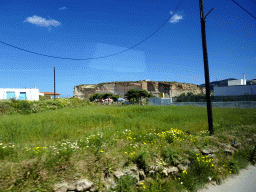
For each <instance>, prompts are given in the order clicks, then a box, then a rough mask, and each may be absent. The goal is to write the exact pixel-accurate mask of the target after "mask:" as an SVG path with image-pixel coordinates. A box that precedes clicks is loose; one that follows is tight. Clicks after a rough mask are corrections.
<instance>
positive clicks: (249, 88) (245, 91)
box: [214, 85, 256, 96]
mask: <svg viewBox="0 0 256 192" xmlns="http://www.w3.org/2000/svg"><path fill="white" fill-rule="evenodd" d="M239 95H256V85H234V86H228V87H214V96H239Z"/></svg>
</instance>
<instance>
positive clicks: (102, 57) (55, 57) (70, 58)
mask: <svg viewBox="0 0 256 192" xmlns="http://www.w3.org/2000/svg"><path fill="white" fill-rule="evenodd" d="M181 2H182V0H180V2H179V4H178V6H177V7H176V8H175V10H174V11H173V12H172V13H171V15H170V16H169V17H168V18H167V19H166V20H165V22H164V23H163V24H162V25H161V26H160V27H158V28H157V29H156V30H155V31H154V32H153V33H151V34H150V35H149V36H148V37H146V38H145V39H143V40H142V41H140V42H139V43H137V44H135V45H133V46H131V47H130V48H127V49H125V50H123V51H120V52H117V53H114V54H110V55H106V56H99V57H91V58H86V59H82V58H72V57H58V56H52V55H46V54H42V53H37V52H34V51H29V50H27V49H23V48H20V47H17V46H14V45H11V44H9V43H5V42H3V41H0V43H2V44H4V45H7V46H9V47H12V48H15V49H19V50H21V51H25V52H28V53H33V54H36V55H40V56H44V57H50V58H54V59H65V60H76V61H85V60H92V59H104V58H107V57H112V56H115V55H118V54H121V53H124V52H127V51H129V50H131V49H133V48H134V47H137V46H138V45H140V44H142V43H143V42H145V41H146V40H148V39H149V38H150V37H152V36H153V35H154V34H156V33H157V32H158V31H159V30H160V29H161V28H162V27H163V26H164V25H165V24H166V23H167V21H169V19H170V18H171V17H172V16H173V14H174V13H175V12H176V10H177V9H178V8H179V6H180V4H181Z"/></svg>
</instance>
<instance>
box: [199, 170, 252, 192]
mask: <svg viewBox="0 0 256 192" xmlns="http://www.w3.org/2000/svg"><path fill="white" fill-rule="evenodd" d="M207 188H208V189H207ZM198 192H256V166H253V165H249V166H248V167H247V168H246V169H242V170H240V173H239V174H238V175H234V176H231V177H228V178H227V179H226V180H225V181H223V183H222V184H221V185H212V184H208V185H206V188H205V189H201V190H199V191H198Z"/></svg>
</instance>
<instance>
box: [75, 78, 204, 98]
mask: <svg viewBox="0 0 256 192" xmlns="http://www.w3.org/2000/svg"><path fill="white" fill-rule="evenodd" d="M130 89H142V90H146V91H148V92H149V93H152V94H153V95H154V96H157V97H158V96H159V93H162V94H164V97H171V96H172V97H174V96H179V95H180V94H182V93H188V92H192V93H193V94H200V93H202V92H203V93H204V92H205V88H200V87H198V86H197V85H195V84H188V83H178V82H166V81H148V80H147V81H146V80H142V81H122V82H118V81H117V82H108V83H99V84H84V85H77V86H75V87H74V96H75V97H78V98H81V99H85V98H89V97H90V95H93V94H94V93H113V94H117V95H121V96H122V97H124V95H125V93H126V92H127V91H128V90H130Z"/></svg>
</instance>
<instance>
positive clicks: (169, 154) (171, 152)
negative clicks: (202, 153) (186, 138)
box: [162, 147, 179, 165]
mask: <svg viewBox="0 0 256 192" xmlns="http://www.w3.org/2000/svg"><path fill="white" fill-rule="evenodd" d="M162 157H163V158H164V160H165V161H166V162H168V163H170V164H171V165H177V163H178V158H179V156H178V153H177V151H176V149H173V148H171V147H168V148H166V149H164V151H163V152H162Z"/></svg>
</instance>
